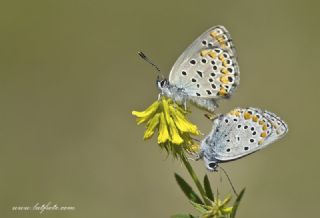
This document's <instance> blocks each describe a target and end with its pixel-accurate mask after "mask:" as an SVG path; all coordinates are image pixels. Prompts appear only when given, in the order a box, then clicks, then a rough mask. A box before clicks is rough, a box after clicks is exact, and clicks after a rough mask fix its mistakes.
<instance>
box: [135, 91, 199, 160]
mask: <svg viewBox="0 0 320 218" xmlns="http://www.w3.org/2000/svg"><path fill="white" fill-rule="evenodd" d="M132 114H133V115H134V116H136V117H137V124H141V123H146V127H147V129H146V131H145V132H144V136H143V138H144V140H146V139H150V138H151V137H152V136H153V135H154V133H155V132H156V130H158V144H159V145H160V146H161V147H163V148H165V149H166V150H167V151H168V152H169V151H171V152H172V153H173V155H174V156H176V154H177V152H179V151H182V150H186V151H188V152H197V151H198V150H199V145H196V144H195V143H194V141H193V140H192V137H191V135H196V136H197V135H200V131H199V130H198V127H197V126H196V125H194V124H192V123H191V122H190V121H188V120H187V118H186V114H187V111H186V110H184V109H183V108H182V107H181V106H179V105H178V104H176V103H175V102H173V101H172V99H170V98H166V97H161V99H160V100H158V101H155V102H154V103H153V104H152V105H150V106H149V107H148V108H147V109H146V110H145V111H142V112H138V111H133V112H132Z"/></svg>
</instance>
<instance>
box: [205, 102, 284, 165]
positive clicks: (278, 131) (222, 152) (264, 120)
mask: <svg viewBox="0 0 320 218" xmlns="http://www.w3.org/2000/svg"><path fill="white" fill-rule="evenodd" d="M287 132H288V126H287V124H286V123H285V122H284V121H283V120H282V119H281V118H280V117H278V116H277V115H275V114H274V113H271V112H269V111H266V110H261V109H258V108H252V107H251V108H245V109H241V108H236V109H234V110H232V111H231V112H229V113H227V114H223V115H220V116H219V117H217V118H216V119H215V120H214V121H213V128H212V131H211V132H210V133H209V134H208V135H207V136H206V137H205V139H204V140H203V141H202V142H201V149H200V153H199V158H202V159H203V160H204V162H205V165H206V167H207V169H208V170H209V171H216V169H217V167H218V164H219V163H222V162H229V161H233V160H237V159H239V158H242V157H245V156H247V155H249V154H252V153H254V152H256V151H258V150H261V149H263V148H265V147H266V146H268V145H269V144H271V143H273V142H275V141H277V140H279V139H280V138H282V137H283V136H284V135H285V134H286V133H287Z"/></svg>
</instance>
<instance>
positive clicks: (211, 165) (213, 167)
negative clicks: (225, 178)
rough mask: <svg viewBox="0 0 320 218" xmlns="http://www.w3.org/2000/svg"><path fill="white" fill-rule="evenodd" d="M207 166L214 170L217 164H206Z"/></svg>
mask: <svg viewBox="0 0 320 218" xmlns="http://www.w3.org/2000/svg"><path fill="white" fill-rule="evenodd" d="M208 166H209V167H210V168H212V169H215V168H216V167H217V164H216V163H215V162H211V163H209V164H208Z"/></svg>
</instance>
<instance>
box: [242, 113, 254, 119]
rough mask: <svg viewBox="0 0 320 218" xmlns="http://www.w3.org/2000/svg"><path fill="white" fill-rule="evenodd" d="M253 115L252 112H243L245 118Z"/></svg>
mask: <svg viewBox="0 0 320 218" xmlns="http://www.w3.org/2000/svg"><path fill="white" fill-rule="evenodd" d="M251 116H252V115H251V114H250V113H248V112H245V113H244V114H243V117H244V119H246V120H248V119H250V118H251Z"/></svg>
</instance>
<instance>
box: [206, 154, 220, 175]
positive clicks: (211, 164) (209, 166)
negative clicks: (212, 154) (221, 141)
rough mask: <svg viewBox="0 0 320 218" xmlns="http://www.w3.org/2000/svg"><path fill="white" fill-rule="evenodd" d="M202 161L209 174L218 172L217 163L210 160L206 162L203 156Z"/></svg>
mask: <svg viewBox="0 0 320 218" xmlns="http://www.w3.org/2000/svg"><path fill="white" fill-rule="evenodd" d="M203 160H204V163H205V165H206V167H207V169H208V170H209V171H211V172H213V171H214V172H216V171H218V170H217V168H218V163H217V161H215V160H214V161H212V160H208V159H207V158H206V157H205V156H204V157H203Z"/></svg>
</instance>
